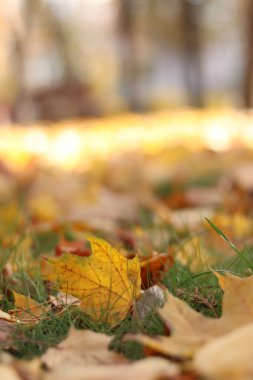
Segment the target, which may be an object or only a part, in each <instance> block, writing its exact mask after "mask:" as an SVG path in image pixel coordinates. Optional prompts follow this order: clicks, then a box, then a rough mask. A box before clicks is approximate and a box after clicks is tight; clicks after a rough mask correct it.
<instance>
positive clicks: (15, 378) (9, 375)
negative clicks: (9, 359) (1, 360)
mask: <svg viewBox="0 0 253 380" xmlns="http://www.w3.org/2000/svg"><path fill="white" fill-rule="evenodd" d="M0 378H1V379H8V380H21V377H20V376H19V375H18V373H17V372H16V371H15V369H14V368H13V367H12V366H9V365H6V364H0Z"/></svg>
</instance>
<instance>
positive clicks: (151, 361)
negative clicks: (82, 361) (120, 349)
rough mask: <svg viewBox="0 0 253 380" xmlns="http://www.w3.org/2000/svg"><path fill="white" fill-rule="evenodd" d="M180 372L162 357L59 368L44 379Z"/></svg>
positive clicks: (151, 377) (156, 379)
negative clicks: (114, 363) (125, 362)
mask: <svg viewBox="0 0 253 380" xmlns="http://www.w3.org/2000/svg"><path fill="white" fill-rule="evenodd" d="M178 374H179V369H178V366H177V365H176V364H174V363H170V362H169V361H168V360H165V359H162V358H147V359H143V360H140V361H137V362H135V363H130V364H119V365H113V366H112V365H96V366H95V365H93V366H90V365H82V366H80V365H79V366H69V367H67V368H65V367H63V368H59V369H58V370H56V371H53V372H52V373H49V374H48V375H46V376H45V378H44V380H69V379H71V380H118V379H122V380H133V379H141V380H161V379H171V378H173V377H175V376H177V375H178Z"/></svg>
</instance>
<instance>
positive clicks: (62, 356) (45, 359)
mask: <svg viewBox="0 0 253 380" xmlns="http://www.w3.org/2000/svg"><path fill="white" fill-rule="evenodd" d="M111 340H112V338H111V337H109V336H107V335H105V334H99V333H96V332H93V331H90V330H76V329H75V328H73V327H72V328H71V329H70V331H69V334H68V336H67V338H66V339H65V340H63V341H62V342H61V343H60V344H58V346H56V347H52V348H49V349H48V350H47V352H46V353H45V354H44V355H43V356H42V363H43V364H44V365H45V366H46V367H47V368H48V369H57V368H61V367H63V366H64V367H66V366H68V365H70V366H72V367H74V366H78V365H85V366H88V365H97V364H100V365H103V364H104V365H105V364H106V365H109V364H114V363H128V359H126V358H125V357H123V356H122V355H120V354H118V353H116V352H114V351H110V350H109V349H108V346H109V344H110V342H111Z"/></svg>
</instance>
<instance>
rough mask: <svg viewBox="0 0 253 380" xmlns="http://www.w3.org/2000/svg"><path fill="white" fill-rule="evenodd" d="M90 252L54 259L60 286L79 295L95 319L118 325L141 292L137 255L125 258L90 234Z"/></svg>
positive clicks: (70, 292)
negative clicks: (89, 253)
mask: <svg viewBox="0 0 253 380" xmlns="http://www.w3.org/2000/svg"><path fill="white" fill-rule="evenodd" d="M88 240H89V242H90V244H91V248H92V255H91V256H89V257H79V256H76V255H72V254H67V253H65V254H64V255H63V256H61V257H60V258H59V259H57V260H54V261H53V265H54V268H55V271H56V275H57V278H58V281H59V286H60V289H61V290H62V291H64V292H66V293H69V294H72V295H73V296H75V297H78V298H80V300H81V305H80V307H81V308H82V309H83V310H84V311H85V313H87V314H88V315H90V316H91V317H92V318H93V319H94V320H100V321H103V322H106V323H109V324H110V325H111V326H115V325H117V324H118V323H119V322H120V321H121V320H123V319H124V318H125V317H126V315H127V313H128V311H129V309H130V307H131V305H132V304H133V302H134V300H135V299H136V298H138V296H139V295H140V289H141V277H140V265H139V259H138V257H137V256H136V257H135V258H134V259H132V260H128V259H127V258H125V257H124V256H122V255H121V254H120V253H119V252H118V251H117V250H116V249H115V248H113V247H112V246H111V245H110V244H108V243H107V242H106V241H104V240H102V239H98V238H96V237H93V236H89V237H88Z"/></svg>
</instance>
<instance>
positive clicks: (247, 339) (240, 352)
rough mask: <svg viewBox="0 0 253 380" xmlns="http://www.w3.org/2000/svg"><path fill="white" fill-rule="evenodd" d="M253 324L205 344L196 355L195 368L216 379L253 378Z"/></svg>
mask: <svg viewBox="0 0 253 380" xmlns="http://www.w3.org/2000/svg"><path fill="white" fill-rule="evenodd" d="M252 341H253V324H252V323H250V324H248V325H246V326H243V327H241V328H239V329H236V330H235V331H232V332H231V333H228V334H226V335H224V336H222V337H220V338H217V339H214V340H212V341H211V342H210V343H208V344H207V345H205V346H204V347H203V348H202V349H201V350H200V351H199V352H198V353H197V354H196V356H195V359H194V362H193V364H194V368H195V369H196V370H197V371H198V373H200V374H201V375H202V376H205V377H207V378H210V379H215V380H227V379H230V380H245V379H252V378H253V361H252V358H253V344H252Z"/></svg>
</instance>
